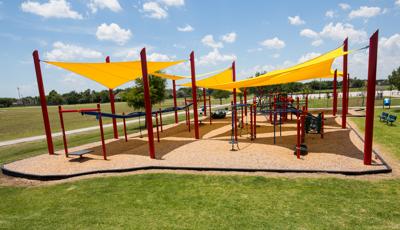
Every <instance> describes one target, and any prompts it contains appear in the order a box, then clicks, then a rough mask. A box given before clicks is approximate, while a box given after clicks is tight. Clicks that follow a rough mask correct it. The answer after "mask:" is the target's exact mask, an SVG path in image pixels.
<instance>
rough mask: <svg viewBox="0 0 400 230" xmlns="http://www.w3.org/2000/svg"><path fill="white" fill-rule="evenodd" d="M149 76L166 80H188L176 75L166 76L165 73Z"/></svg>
mask: <svg viewBox="0 0 400 230" xmlns="http://www.w3.org/2000/svg"><path fill="white" fill-rule="evenodd" d="M151 75H154V76H157V77H161V78H166V79H170V80H176V81H177V80H182V79H188V78H189V77H185V76H178V75H173V74H166V73H151Z"/></svg>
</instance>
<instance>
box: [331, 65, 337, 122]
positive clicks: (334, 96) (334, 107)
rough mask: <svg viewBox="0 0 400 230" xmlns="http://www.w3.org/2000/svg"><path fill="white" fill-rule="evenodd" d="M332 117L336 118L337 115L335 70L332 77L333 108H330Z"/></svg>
mask: <svg viewBox="0 0 400 230" xmlns="http://www.w3.org/2000/svg"><path fill="white" fill-rule="evenodd" d="M332 113H333V116H336V113H337V69H335V75H334V77H333V108H332Z"/></svg>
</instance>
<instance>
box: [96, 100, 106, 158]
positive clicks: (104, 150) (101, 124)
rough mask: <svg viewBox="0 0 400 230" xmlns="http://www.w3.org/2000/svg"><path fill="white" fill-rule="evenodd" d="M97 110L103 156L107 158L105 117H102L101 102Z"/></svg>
mask: <svg viewBox="0 0 400 230" xmlns="http://www.w3.org/2000/svg"><path fill="white" fill-rule="evenodd" d="M97 110H98V112H99V126H100V136H101V147H102V150H103V158H104V160H107V152H106V143H105V142H104V130H103V119H102V118H101V109H100V104H97Z"/></svg>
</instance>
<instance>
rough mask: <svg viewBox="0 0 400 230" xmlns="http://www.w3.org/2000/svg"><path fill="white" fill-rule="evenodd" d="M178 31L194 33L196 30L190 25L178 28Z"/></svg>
mask: <svg viewBox="0 0 400 230" xmlns="http://www.w3.org/2000/svg"><path fill="white" fill-rule="evenodd" d="M176 29H177V30H178V31H180V32H192V31H193V30H194V28H193V27H192V26H191V25H188V24H186V26H184V27H177V28H176Z"/></svg>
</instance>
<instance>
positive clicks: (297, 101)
mask: <svg viewBox="0 0 400 230" xmlns="http://www.w3.org/2000/svg"><path fill="white" fill-rule="evenodd" d="M296 109H297V110H299V109H300V98H299V97H296Z"/></svg>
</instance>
